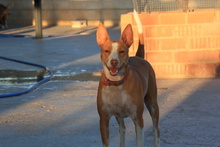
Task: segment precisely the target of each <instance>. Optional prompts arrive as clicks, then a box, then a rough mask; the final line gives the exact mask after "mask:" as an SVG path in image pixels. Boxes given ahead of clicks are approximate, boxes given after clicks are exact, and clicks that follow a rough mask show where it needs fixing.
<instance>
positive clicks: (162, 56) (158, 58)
mask: <svg viewBox="0 0 220 147" xmlns="http://www.w3.org/2000/svg"><path fill="white" fill-rule="evenodd" d="M145 56H146V58H147V60H148V61H149V62H152V63H172V62H173V61H174V57H173V53H171V52H147V53H146V55H145Z"/></svg>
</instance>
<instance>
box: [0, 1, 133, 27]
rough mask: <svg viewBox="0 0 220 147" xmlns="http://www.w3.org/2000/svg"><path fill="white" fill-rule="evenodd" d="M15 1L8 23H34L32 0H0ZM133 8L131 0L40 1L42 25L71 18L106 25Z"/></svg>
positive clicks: (118, 19)
mask: <svg viewBox="0 0 220 147" xmlns="http://www.w3.org/2000/svg"><path fill="white" fill-rule="evenodd" d="M9 1H13V2H14V6H13V7H10V8H9V11H10V16H9V17H8V24H9V26H10V25H11V26H12V25H32V24H34V21H33V20H34V13H33V9H34V1H33V0H1V1H0V3H2V4H5V5H6V4H7V3H8V2H9ZM132 9H133V4H132V0H42V15H43V25H54V24H55V25H71V24H72V21H76V20H86V21H87V23H88V25H97V24H98V22H100V21H101V22H103V23H105V24H106V25H114V24H119V22H120V15H121V14H124V13H127V12H130V11H132Z"/></svg>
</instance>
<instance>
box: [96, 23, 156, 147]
mask: <svg viewBox="0 0 220 147" xmlns="http://www.w3.org/2000/svg"><path fill="white" fill-rule="evenodd" d="M96 35H97V36H96V39H97V43H98V45H99V46H100V48H101V61H102V64H103V68H104V69H103V74H102V76H101V78H100V81H99V87H98V94H97V108H98V113H99V116H100V132H101V137H102V143H103V146H104V147H108V145H109V120H110V118H111V116H115V117H116V120H117V122H118V124H119V128H120V129H119V131H120V147H124V146H125V125H124V120H123V118H125V117H130V118H131V119H132V120H133V122H134V125H135V130H136V140H137V141H136V144H137V147H143V140H144V138H143V136H144V135H143V134H144V132H143V127H144V120H143V116H142V115H143V111H144V104H145V105H146V107H147V108H148V110H149V112H150V115H151V117H152V121H153V127H154V146H155V147H159V136H160V132H159V129H158V122H159V108H158V104H157V86H156V79H155V74H154V70H153V68H152V67H151V65H150V64H149V62H147V61H146V60H144V59H142V58H140V57H137V56H136V57H129V56H128V51H129V47H130V46H131V45H132V43H133V31H132V26H131V25H130V24H129V25H127V27H126V28H125V29H124V31H123V33H122V35H121V38H120V40H118V41H112V40H110V38H109V35H108V32H107V30H106V28H105V27H104V25H103V24H101V23H100V24H99V26H98V29H97V34H96ZM143 47H144V46H143V45H141V44H139V49H138V50H140V49H143ZM142 57H143V56H142Z"/></svg>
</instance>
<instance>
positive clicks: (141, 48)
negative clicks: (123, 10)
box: [134, 9, 145, 59]
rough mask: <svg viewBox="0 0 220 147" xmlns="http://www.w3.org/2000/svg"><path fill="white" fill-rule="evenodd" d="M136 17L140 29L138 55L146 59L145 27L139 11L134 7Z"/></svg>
mask: <svg viewBox="0 0 220 147" xmlns="http://www.w3.org/2000/svg"><path fill="white" fill-rule="evenodd" d="M134 19H135V22H136V24H137V29H138V34H139V44H138V49H137V52H136V56H137V57H140V58H143V59H144V55H145V51H144V36H143V28H142V23H141V20H140V18H139V16H138V13H137V11H136V10H135V9H134Z"/></svg>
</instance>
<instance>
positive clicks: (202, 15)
mask: <svg viewBox="0 0 220 147" xmlns="http://www.w3.org/2000/svg"><path fill="white" fill-rule="evenodd" d="M187 14H188V18H187V22H188V23H189V24H194V23H213V22H214V20H215V13H214V11H213V10H210V11H209V10H200V11H195V12H193V13H187Z"/></svg>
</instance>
